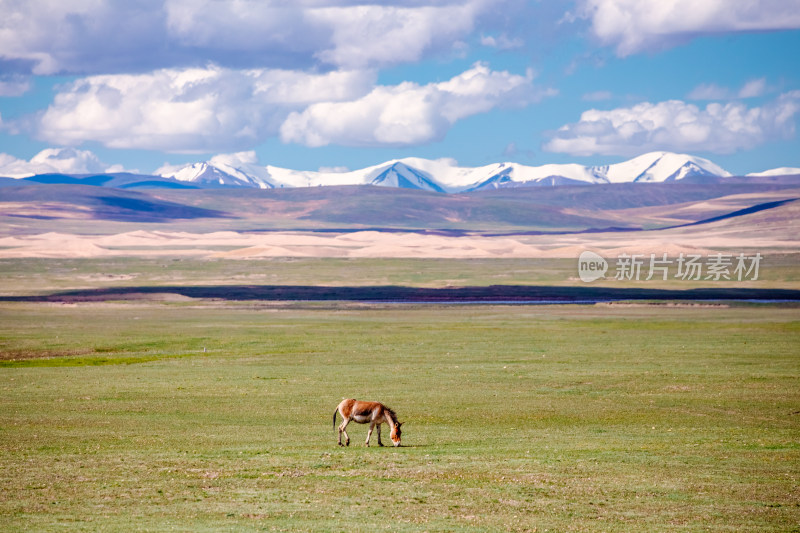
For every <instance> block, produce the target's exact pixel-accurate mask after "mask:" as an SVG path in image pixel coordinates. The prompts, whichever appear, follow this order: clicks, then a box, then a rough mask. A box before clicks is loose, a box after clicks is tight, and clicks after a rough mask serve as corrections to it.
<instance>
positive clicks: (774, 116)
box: [544, 91, 800, 156]
mask: <svg viewBox="0 0 800 533" xmlns="http://www.w3.org/2000/svg"><path fill="white" fill-rule="evenodd" d="M798 111H800V91H792V92H789V93H785V94H783V95H781V96H780V97H779V98H777V99H776V100H774V101H772V102H770V103H768V104H765V105H764V106H761V107H751V108H748V107H747V106H745V105H744V104H742V103H741V102H728V103H725V104H722V103H717V102H715V103H710V104H708V105H707V106H706V107H705V108H700V107H698V106H695V105H693V104H688V103H686V102H683V101H680V100H669V101H666V102H660V103H656V104H652V103H649V102H644V103H641V104H638V105H635V106H633V107H629V108H618V109H612V110H610V111H600V110H596V109H591V110H589V111H585V112H584V113H583V114H581V118H580V120H579V121H578V122H575V123H572V124H567V125H565V126H562V127H561V128H559V129H558V130H557V131H554V132H551V139H550V140H549V141H548V142H547V143H545V145H544V149H545V150H547V151H550V152H561V153H568V154H571V155H578V156H587V155H594V154H602V155H624V156H629V155H636V154H640V153H642V152H647V151H655V150H669V151H688V152H699V151H705V152H712V153H719V154H726V153H733V152H736V151H738V150H745V149H750V148H753V147H755V146H757V145H760V144H763V143H764V142H766V141H768V140H774V139H785V138H791V137H792V136H793V135H794V134H795V122H794V116H795V115H796V114H797V112H798Z"/></svg>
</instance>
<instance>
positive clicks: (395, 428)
mask: <svg viewBox="0 0 800 533" xmlns="http://www.w3.org/2000/svg"><path fill="white" fill-rule="evenodd" d="M336 413H339V414H340V415H342V418H343V419H344V420H343V421H342V423H341V424H340V425H339V446H350V437H349V436H348V435H347V431H345V429H346V428H347V424H349V423H350V421H351V420H354V421H356V422H358V423H359V424H367V423H368V424H369V432H367V442H365V445H366V446H369V439H370V437H372V430H373V429H375V426H378V446H383V443H382V442H381V424H383V423H384V422H386V423H387V424H388V425H389V427H390V428H391V429H392V432H391V434H390V435H389V436H390V437H391V439H392V444H394V445H395V446H400V426H402V425H403V424H402V422H398V421H397V415H396V414H395V412H394V411H392V410H391V409H389V408H388V407H386V406H385V405H383V404H382V403H380V402H361V401H358V400H354V399H352V398H348V399H347V400H342V402H341V403H340V404H339V406H338V407H337V408H336V411H334V412H333V427H336ZM342 433H344V438H345V441H344V444H342Z"/></svg>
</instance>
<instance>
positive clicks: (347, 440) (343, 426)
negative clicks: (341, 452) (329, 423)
mask: <svg viewBox="0 0 800 533" xmlns="http://www.w3.org/2000/svg"><path fill="white" fill-rule="evenodd" d="M349 423H350V419H349V418H345V419H344V421H343V422H342V424H341V425H340V426H339V446H350V435H348V434H347V431H345V429H347V424H349ZM342 433H344V444H342Z"/></svg>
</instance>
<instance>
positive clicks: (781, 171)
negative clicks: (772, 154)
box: [747, 167, 800, 177]
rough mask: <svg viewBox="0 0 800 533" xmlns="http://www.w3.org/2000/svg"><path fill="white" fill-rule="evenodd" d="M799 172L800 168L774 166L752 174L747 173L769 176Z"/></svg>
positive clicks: (794, 174)
mask: <svg viewBox="0 0 800 533" xmlns="http://www.w3.org/2000/svg"><path fill="white" fill-rule="evenodd" d="M798 174H800V168H794V167H780V168H773V169H771V170H765V171H763V172H751V173H750V174H747V175H748V176H756V177H768V176H796V175H798Z"/></svg>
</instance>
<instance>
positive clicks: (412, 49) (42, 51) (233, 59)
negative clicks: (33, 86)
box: [0, 0, 514, 75]
mask: <svg viewBox="0 0 800 533" xmlns="http://www.w3.org/2000/svg"><path fill="white" fill-rule="evenodd" d="M507 2H511V3H514V2H513V0H468V1H467V2H453V1H441V0H418V1H414V2H401V1H396V2H374V3H371V4H366V3H364V2H354V1H349V0H317V1H297V2H285V1H280V2H276V1H273V2H266V1H264V2H261V1H251V2H247V1H244V2H243V1H239V0H213V1H212V0H200V1H198V0H135V1H126V2H119V1H117V0H72V1H69V2H65V1H63V0H4V1H3V2H2V6H3V9H2V11H3V17H0V60H5V62H6V64H7V65H8V67H9V68H11V67H12V66H13V68H15V69H17V70H18V72H19V73H23V74H30V73H33V74H37V75H49V74H57V73H66V74H80V75H90V74H109V73H121V72H147V71H151V70H156V69H161V68H185V67H188V66H196V58H197V57H198V56H200V57H204V58H206V59H207V60H209V61H213V62H214V63H216V64H220V65H222V66H226V67H231V68H286V69H309V68H312V67H320V66H324V67H327V68H330V67H333V68H345V69H349V68H356V67H357V68H380V67H381V66H386V65H394V64H398V63H402V62H406V61H416V60H418V59H420V58H421V57H422V56H424V55H427V54H436V53H438V52H440V51H442V50H450V49H452V48H453V47H454V46H456V47H458V46H460V44H461V42H462V39H464V38H465V37H466V36H467V35H468V34H469V33H470V32H471V31H473V29H475V26H476V25H478V24H482V23H483V22H482V21H483V20H485V19H486V18H487V16H486V15H487V12H489V11H491V10H497V9H499V7H498V4H504V3H507Z"/></svg>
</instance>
